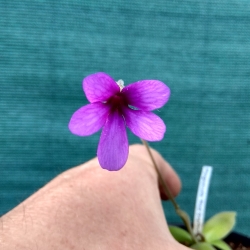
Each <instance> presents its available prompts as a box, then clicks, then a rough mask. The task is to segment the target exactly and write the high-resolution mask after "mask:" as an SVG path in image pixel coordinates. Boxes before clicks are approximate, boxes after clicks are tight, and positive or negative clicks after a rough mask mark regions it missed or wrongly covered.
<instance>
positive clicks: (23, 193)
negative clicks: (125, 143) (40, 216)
mask: <svg viewBox="0 0 250 250" xmlns="http://www.w3.org/2000/svg"><path fill="white" fill-rule="evenodd" d="M249 11H250V2H249V1H248V0H227V1H225V0H222V1H215V0H211V1H208V0H205V1H203V0H188V1H165V0H156V1H149V0H142V1H132V0H127V1H119V0H118V1H111V0H106V1H101V0H97V1H90V0H86V1H77V0H75V1H69V0H68V1H67V0H62V1H49V0H47V1H41V0H40V1H38V0H36V1H27V0H24V1H16V0H13V1H7V0H1V1H0V29H1V33H0V72H1V74H0V87H1V88H0V133H1V137H0V149H1V150H0V214H4V213H6V212H7V211H9V210H10V209H12V208H13V207H14V206H16V205H17V204H19V203H20V202H21V201H23V200H24V199H25V198H27V197H28V196H29V195H31V194H32V193H33V192H35V191H36V190H37V189H39V188H40V187H42V186H43V185H44V184H46V183H47V182H48V181H49V180H51V179H52V178H54V177H55V176H56V175H57V174H59V173H61V172H62V171H64V170H66V169H68V168H70V167H72V166H76V165H78V164H81V163H83V162H85V161H87V160H89V159H90V158H93V157H95V156H96V150H97V145H98V141H99V137H100V133H97V134H95V135H92V136H90V137H77V136H75V135H73V134H71V133H70V132H69V130H68V122H69V119H70V117H71V115H72V114H73V112H74V111H75V110H77V109H78V108H80V107H81V106H84V105H86V104H87V103H88V101H87V99H86V98H85V96H84V95H83V91H82V79H83V78H84V77H86V76H87V75H89V74H93V73H95V72H106V73H108V74H109V75H111V76H112V77H113V78H114V79H115V80H119V79H123V80H124V82H125V86H126V83H132V82H136V81H138V80H142V79H157V80H160V81H162V82H165V83H166V84H167V85H168V86H169V87H170V89H171V96H170V100H169V102H168V103H167V105H166V106H165V107H164V108H161V109H159V110H157V111H156V112H155V113H156V114H157V115H159V116H160V117H161V118H162V119H163V120H164V121H165V123H166V125H167V132H166V136H165V138H164V139H163V140H162V141H161V142H157V143H151V146H152V147H154V148H156V149H157V150H158V151H160V153H161V154H162V155H163V156H164V157H165V158H166V159H167V160H168V161H169V162H170V164H171V165H172V166H173V167H174V168H175V169H176V171H177V172H178V174H179V175H180V177H181V179H182V183H183V188H182V192H181V194H180V196H179V197H178V202H179V203H180V205H181V207H182V208H183V209H185V210H187V212H188V213H189V214H190V215H191V217H192V215H193V210H194V202H195V196H196V191H197V185H198V179H199V175H200V172H201V167H202V165H211V166H213V167H214V171H213V177H212V183H211V187H210V192H209V199H208V203H207V213H206V217H207V218H209V217H210V216H212V215H213V214H215V213H217V212H220V211H223V210H227V211H236V212H237V214H238V216H237V226H236V231H238V232H240V233H244V234H246V235H248V236H250V233H249V232H250V230H249V225H250V210H249V203H250V196H249V192H250V181H249V178H250V112H249V108H250V82H249V79H250V41H249V30H250V16H249ZM128 136H129V142H130V143H136V142H137V143H139V142H140V141H139V139H138V138H136V137H135V136H134V135H132V133H129V134H128ZM164 208H165V212H166V217H167V219H168V222H169V223H177V224H179V223H181V222H180V220H179V219H178V217H177V216H176V215H175V213H174V210H173V208H172V207H171V205H170V204H169V203H167V202H164Z"/></svg>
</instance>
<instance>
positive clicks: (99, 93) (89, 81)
mask: <svg viewBox="0 0 250 250" xmlns="http://www.w3.org/2000/svg"><path fill="white" fill-rule="evenodd" d="M83 90H84V92H85V95H86V97H87V99H88V100H89V102H91V103H93V102H103V101H107V100H108V99H109V98H110V97H111V96H113V95H114V94H116V93H118V92H120V87H119V86H118V84H117V83H116V82H115V80H114V79H113V78H111V76H109V75H108V74H106V73H103V72H99V73H95V74H92V75H89V76H87V77H86V78H84V79H83Z"/></svg>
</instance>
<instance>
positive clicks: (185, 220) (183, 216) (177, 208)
mask: <svg viewBox="0 0 250 250" xmlns="http://www.w3.org/2000/svg"><path fill="white" fill-rule="evenodd" d="M141 141H142V143H143V145H144V146H145V147H146V149H147V151H148V153H149V156H150V158H151V160H152V162H153V165H154V168H155V170H156V172H157V175H158V178H159V181H160V184H161V186H162V188H163V190H164V192H165V194H166V195H167V197H168V198H169V200H170V201H171V202H172V204H173V206H174V209H175V212H176V214H177V215H179V216H180V218H181V219H182V221H183V223H184V224H185V226H186V228H187V230H188V232H189V233H190V235H191V237H192V239H193V240H194V242H195V243H198V240H197V239H196V237H195V235H194V233H193V230H192V227H191V222H190V218H189V216H188V214H187V213H186V212H185V211H183V210H182V209H181V208H180V206H179V205H178V203H177V202H176V200H175V199H174V196H173V195H172V193H171V191H170V189H169V187H168V186H167V183H166V182H165V181H164V179H163V177H162V174H161V172H160V170H159V168H158V166H157V164H156V162H155V159H154V157H153V155H152V152H151V150H150V147H149V145H148V143H147V141H145V140H143V139H141Z"/></svg>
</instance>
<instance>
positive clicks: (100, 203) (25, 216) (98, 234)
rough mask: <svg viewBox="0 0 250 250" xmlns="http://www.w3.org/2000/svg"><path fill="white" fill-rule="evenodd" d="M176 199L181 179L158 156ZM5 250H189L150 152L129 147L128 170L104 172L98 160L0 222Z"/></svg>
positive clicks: (68, 174) (69, 174) (47, 188)
mask: <svg viewBox="0 0 250 250" xmlns="http://www.w3.org/2000/svg"><path fill="white" fill-rule="evenodd" d="M153 154H154V157H155V159H156V162H157V163H158V165H159V168H160V170H161V172H162V173H163V176H164V178H165V180H166V181H167V183H168V185H169V186H170V188H171V190H172V192H173V194H174V195H177V194H178V193H179V191H180V188H181V184H180V180H179V178H178V176H177V175H176V173H175V172H174V171H173V169H172V168H171V167H170V165H169V164H168V163H166V162H165V161H164V160H163V159H162V157H161V156H160V155H159V154H158V153H157V152H156V151H153ZM0 249H3V250H14V249H18V250H24V249H25V250H27V249H31V250H36V249H44V250H45V249H46V250H56V249H60V250H66V249H75V250H78V249H79V250H80V249H81V250H112V249H114V250H118V249H119V250H125V249H129V250H141V249H144V250H147V249H148V250H152V249H157V250H161V249H162V250H163V249H165V250H171V249H173V250H185V249H188V248H186V247H184V246H182V245H180V244H179V243H178V242H176V241H175V240H174V239H173V237H172V236H171V235H170V233H169V231H168V227H167V224H166V221H165V217H164V213H163V210H162V205H161V199H160V193H159V189H158V183H157V175H156V172H155V170H154V168H153V166H152V163H151V160H150V158H149V157H148V154H147V152H146V150H145V148H144V147H143V146H141V145H134V146H131V147H130V153H129V158H128V161H127V163H126V165H125V167H124V168H123V169H122V170H120V171H117V172H109V171H106V170H103V169H101V168H100V166H99V164H98V160H97V159H96V158H95V159H93V160H90V161H89V162H87V163H85V164H83V165H81V166H78V167H75V168H72V169H70V170H68V171H66V172H64V173H62V174H61V175H59V176H58V177H56V178H55V179H54V180H52V181H51V182H50V183H48V184H47V185H46V186H44V187H43V188H42V189H40V190H39V191H38V192H36V193H35V194H33V195H32V196H31V197H29V198H28V199H27V200H25V201H24V202H22V203H21V204H20V205H19V206H17V207H16V208H14V209H13V210H11V211H10V212H9V213H7V214H6V215H4V216H3V217H2V218H1V224H0Z"/></svg>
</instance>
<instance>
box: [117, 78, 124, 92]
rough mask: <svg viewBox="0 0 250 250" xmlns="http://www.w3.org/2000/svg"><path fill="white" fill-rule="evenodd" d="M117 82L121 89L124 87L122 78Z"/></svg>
mask: <svg viewBox="0 0 250 250" xmlns="http://www.w3.org/2000/svg"><path fill="white" fill-rule="evenodd" d="M116 83H117V84H118V86H119V87H120V90H122V89H123V88H124V81H123V80H122V79H120V80H118V81H117V82H116Z"/></svg>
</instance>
